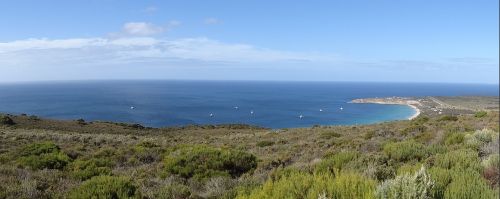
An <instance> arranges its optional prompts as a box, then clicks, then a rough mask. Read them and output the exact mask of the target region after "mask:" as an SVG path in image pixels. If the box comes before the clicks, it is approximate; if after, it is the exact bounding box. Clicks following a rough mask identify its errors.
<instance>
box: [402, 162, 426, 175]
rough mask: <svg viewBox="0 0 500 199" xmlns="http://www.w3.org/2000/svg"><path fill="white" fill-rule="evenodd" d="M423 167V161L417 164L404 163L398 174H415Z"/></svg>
mask: <svg viewBox="0 0 500 199" xmlns="http://www.w3.org/2000/svg"><path fill="white" fill-rule="evenodd" d="M421 168H422V164H421V163H417V164H404V165H402V166H400V167H399V168H398V171H397V174H398V175H403V174H413V173H415V172H417V171H419V170H420V169H421Z"/></svg>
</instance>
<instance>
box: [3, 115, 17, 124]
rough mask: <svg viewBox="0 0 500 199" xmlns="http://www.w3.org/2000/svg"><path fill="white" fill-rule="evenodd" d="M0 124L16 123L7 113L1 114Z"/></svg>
mask: <svg viewBox="0 0 500 199" xmlns="http://www.w3.org/2000/svg"><path fill="white" fill-rule="evenodd" d="M0 124H3V125H14V124H16V123H15V122H14V120H12V118H10V117H8V116H5V115H0Z"/></svg>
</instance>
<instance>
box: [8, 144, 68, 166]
mask: <svg viewBox="0 0 500 199" xmlns="http://www.w3.org/2000/svg"><path fill="white" fill-rule="evenodd" d="M18 156H19V157H18V160H17V161H18V163H19V164H20V165H22V166H25V167H29V168H31V169H63V168H64V167H65V166H66V165H67V164H68V163H69V162H70V161H71V159H70V158H69V157H68V156H67V155H66V154H64V153H62V152H61V151H60V148H59V146H57V145H56V144H54V143H52V142H40V143H33V144H29V145H26V146H24V147H22V148H21V150H20V151H19V152H18Z"/></svg>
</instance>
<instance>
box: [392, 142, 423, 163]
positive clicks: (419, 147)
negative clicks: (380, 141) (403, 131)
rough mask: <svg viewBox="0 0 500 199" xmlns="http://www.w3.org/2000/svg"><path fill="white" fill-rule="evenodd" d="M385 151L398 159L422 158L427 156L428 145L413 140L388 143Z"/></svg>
mask: <svg viewBox="0 0 500 199" xmlns="http://www.w3.org/2000/svg"><path fill="white" fill-rule="evenodd" d="M384 153H385V154H386V155H387V156H388V157H389V158H391V159H394V160H396V161H410V160H422V159H423V158H424V157H426V156H427V151H426V147H425V146H424V145H423V144H420V143H418V142H415V141H413V140H409V141H403V142H395V143H389V144H386V145H385V146H384Z"/></svg>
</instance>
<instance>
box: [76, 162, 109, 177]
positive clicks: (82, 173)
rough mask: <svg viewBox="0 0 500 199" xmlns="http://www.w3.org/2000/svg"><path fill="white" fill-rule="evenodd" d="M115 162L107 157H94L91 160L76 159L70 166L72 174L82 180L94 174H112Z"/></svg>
mask: <svg viewBox="0 0 500 199" xmlns="http://www.w3.org/2000/svg"><path fill="white" fill-rule="evenodd" d="M112 165H113V164H112V163H111V161H110V160H108V159H105V158H98V159H96V158H93V159H90V160H76V161H74V162H73V163H72V164H71V166H70V168H71V172H72V175H73V176H74V177H75V178H77V179H80V180H87V179H90V178H92V177H94V176H99V175H110V174H111V168H110V167H111V166H112Z"/></svg>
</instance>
